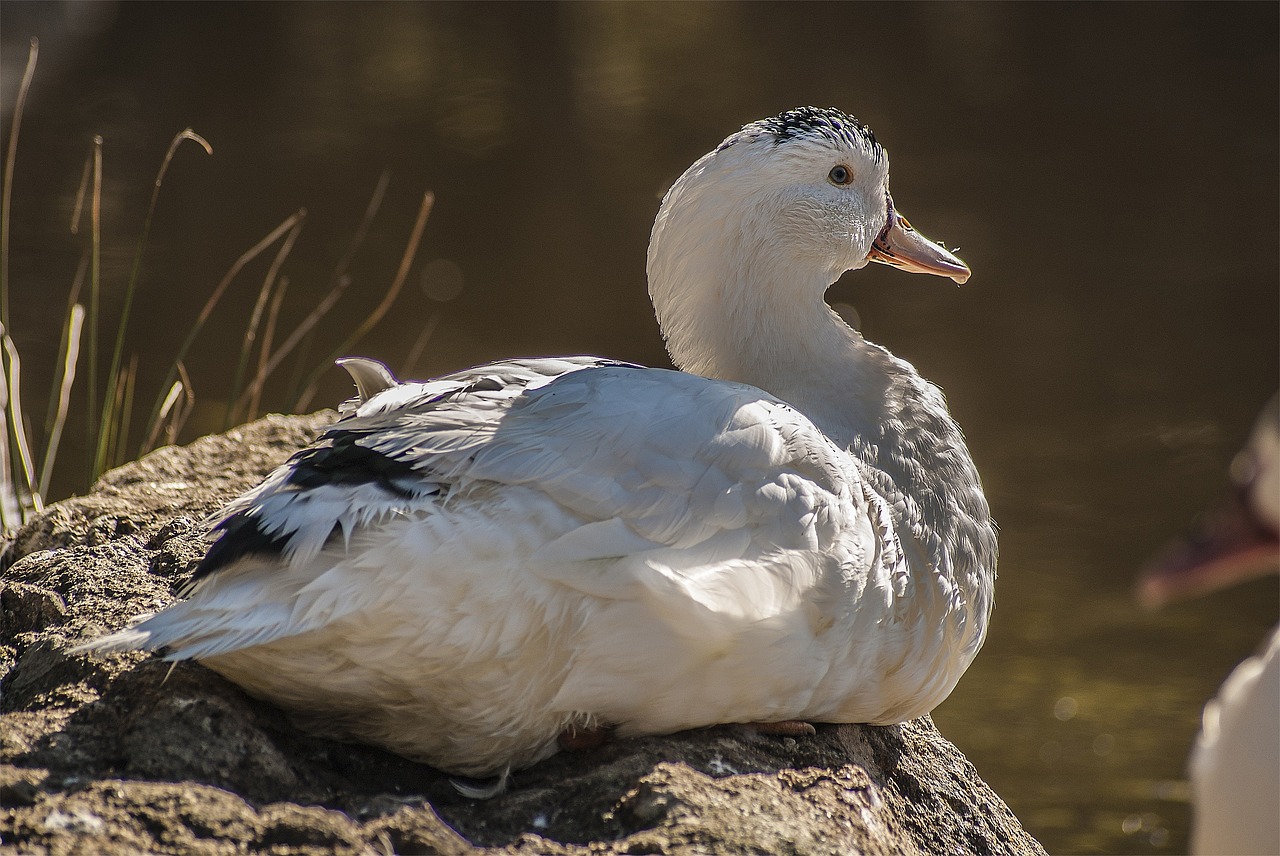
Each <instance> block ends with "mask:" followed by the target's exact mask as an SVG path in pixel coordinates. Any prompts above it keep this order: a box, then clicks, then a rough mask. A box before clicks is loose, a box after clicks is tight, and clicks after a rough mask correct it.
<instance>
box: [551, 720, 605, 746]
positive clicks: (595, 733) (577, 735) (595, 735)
mask: <svg viewBox="0 0 1280 856" xmlns="http://www.w3.org/2000/svg"><path fill="white" fill-rule="evenodd" d="M612 736H613V728H611V727H610V726H607V725H593V726H591V727H590V728H580V727H578V726H575V725H570V726H569V727H568V728H566V729H565V730H564V731H561V732H560V736H559V737H557V738H556V742H557V743H559V744H560V748H561V749H568V750H570V751H573V750H577V749H595V748H596V747H597V746H603V745H604V744H605V743H608V742H609V738H610V737H612Z"/></svg>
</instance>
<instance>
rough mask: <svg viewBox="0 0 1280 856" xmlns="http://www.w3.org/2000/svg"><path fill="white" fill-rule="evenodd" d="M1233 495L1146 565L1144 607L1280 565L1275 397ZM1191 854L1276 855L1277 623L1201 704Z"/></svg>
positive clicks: (1278, 407) (1278, 406) (1238, 470)
mask: <svg viewBox="0 0 1280 856" xmlns="http://www.w3.org/2000/svg"><path fill="white" fill-rule="evenodd" d="M1231 475H1232V478H1233V480H1234V481H1235V482H1236V485H1237V488H1238V491H1237V494H1236V495H1235V496H1233V497H1232V499H1231V502H1230V503H1229V504H1228V505H1227V506H1226V507H1225V508H1222V509H1220V510H1219V511H1218V512H1217V513H1216V514H1215V515H1214V516H1212V517H1211V518H1209V520H1208V521H1207V523H1206V525H1205V527H1204V528H1203V529H1202V531H1200V532H1198V533H1197V534H1196V535H1195V536H1194V537H1193V538H1191V539H1190V540H1188V541H1183V542H1179V543H1178V544H1177V545H1175V546H1174V547H1173V548H1172V549H1170V550H1169V551H1168V552H1167V553H1166V555H1165V556H1164V557H1162V558H1161V559H1160V560H1159V561H1157V562H1156V563H1154V564H1153V565H1152V566H1151V567H1149V568H1148V569H1146V571H1145V572H1144V573H1143V575H1142V577H1141V578H1140V580H1139V588H1138V594H1139V597H1140V598H1141V599H1142V601H1143V603H1144V604H1146V605H1148V606H1159V605H1160V604H1163V603H1165V602H1167V601H1169V600H1172V599H1175V598H1180V597H1190V596H1195V595H1200V594H1205V593H1208V592H1210V591H1214V590H1215V589H1219V588H1223V587H1225V586H1229V585H1233V584H1235V583H1238V582H1243V581H1245V580H1248V579H1252V578H1255V577H1259V576H1264V575H1266V574H1274V573H1276V572H1277V571H1280V538H1278V533H1280V398H1274V399H1272V400H1271V403H1270V404H1268V405H1267V406H1266V408H1264V409H1263V411H1262V415H1261V416H1260V417H1259V418H1258V423H1257V426H1256V427H1255V428H1254V430H1253V435H1252V436H1251V437H1250V439H1249V444H1248V445H1247V446H1246V447H1245V449H1244V451H1242V452H1241V453H1240V454H1239V455H1237V456H1236V459H1235V461H1234V462H1233V463H1232V465H1231ZM1191 791H1192V800H1193V803H1194V808H1195V815H1194V819H1193V824H1192V835H1191V846H1192V852H1193V853H1198V854H1206V856H1209V854H1214V856H1223V854H1234V856H1243V854H1263V855H1264V856H1274V854H1277V853H1280V627H1277V628H1275V629H1273V630H1272V631H1271V634H1270V636H1269V637H1268V639H1267V641H1266V642H1265V643H1264V644H1263V646H1262V649H1261V650H1260V652H1259V653H1258V654H1256V655H1255V656H1253V657H1250V658H1248V659H1247V660H1245V661H1244V662H1243V663H1241V664H1240V665H1239V666H1237V667H1236V669H1235V671H1233V672H1232V673H1231V674H1230V675H1229V676H1228V677H1227V680H1226V682H1225V683H1223V685H1222V688H1221V689H1220V690H1218V695H1217V697H1216V698H1215V699H1214V700H1213V701H1211V702H1209V704H1208V705H1206V706H1205V709H1204V719H1203V723H1202V725H1201V729H1200V734H1199V736H1198V737H1197V738H1196V745H1195V748H1194V749H1193V750H1192V753H1191Z"/></svg>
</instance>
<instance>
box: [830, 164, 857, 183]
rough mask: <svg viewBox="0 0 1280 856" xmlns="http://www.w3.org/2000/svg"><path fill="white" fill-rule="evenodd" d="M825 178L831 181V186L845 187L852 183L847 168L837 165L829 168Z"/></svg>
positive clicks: (850, 174) (851, 176)
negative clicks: (829, 170)
mask: <svg viewBox="0 0 1280 856" xmlns="http://www.w3.org/2000/svg"><path fill="white" fill-rule="evenodd" d="M827 178H829V179H831V183H832V184H839V185H845V184H849V183H851V182H852V181H853V173H852V172H851V171H850V170H849V167H847V166H845V165H843V164H838V165H836V166H833V167H831V172H829V173H827Z"/></svg>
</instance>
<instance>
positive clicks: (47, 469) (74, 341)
mask: <svg viewBox="0 0 1280 856" xmlns="http://www.w3.org/2000/svg"><path fill="white" fill-rule="evenodd" d="M83 329H84V306H82V305H80V304H79V303H76V304H73V305H72V307H71V312H70V314H69V315H68V316H67V326H66V328H65V331H66V332H65V335H64V336H63V342H64V347H63V348H62V349H60V350H61V352H62V383H61V384H59V385H58V400H57V403H58V406H57V410H56V412H55V414H54V419H53V424H52V427H50V429H49V442H48V444H47V445H46V446H45V452H44V463H43V465H42V466H41V468H40V495H41V496H48V495H49V482H50V480H51V479H52V478H53V462H54V461H56V460H57V459H58V444H59V443H61V442H62V429H63V426H65V425H66V424H67V411H68V410H69V409H70V406H71V387H72V385H73V384H74V383H75V380H76V362H77V360H78V359H79V357H80V333H81V331H82V330H83Z"/></svg>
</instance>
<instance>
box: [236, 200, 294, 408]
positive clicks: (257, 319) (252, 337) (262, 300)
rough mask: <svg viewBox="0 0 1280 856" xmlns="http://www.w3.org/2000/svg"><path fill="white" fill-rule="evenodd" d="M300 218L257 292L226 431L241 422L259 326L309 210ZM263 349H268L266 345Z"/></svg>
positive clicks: (281, 246) (246, 333)
mask: <svg viewBox="0 0 1280 856" xmlns="http://www.w3.org/2000/svg"><path fill="white" fill-rule="evenodd" d="M298 215H299V217H298V223H297V225H295V226H294V227H293V228H292V229H291V230H290V231H289V234H288V235H287V236H285V239H284V241H283V242H282V243H281V244H280V249H279V250H278V251H277V252H276V257H275V258H274V259H272V260H271V267H270V268H268V270H267V275H266V277H264V278H263V280H262V288H261V289H259V290H258V299H257V301H255V302H254V305H253V314H252V315H251V316H250V318H249V324H248V326H247V327H245V331H244V341H243V342H242V343H241V345H240V359H239V361H238V362H237V363H236V373H235V379H234V380H233V382H232V384H231V394H230V395H229V396H227V410H226V413H225V414H224V415H223V418H222V430H224V431H225V430H226V429H227V428H229V427H231V425H232V420H233V419H235V420H237V421H238V419H239V415H238V411H239V407H237V399H238V398H239V396H240V390H241V386H242V384H243V382H244V373H245V369H246V367H247V366H248V364H249V357H250V356H252V354H253V346H254V342H255V341H256V340H257V338H258V327H259V325H260V324H261V323H262V314H263V312H265V311H266V308H267V299H268V298H269V297H270V295H271V289H272V286H274V284H275V281H276V277H277V276H278V275H279V273H280V267H281V265H283V264H284V260H285V259H286V258H287V257H288V256H289V252H290V251H291V250H292V249H293V244H294V242H295V241H297V240H298V235H299V234H301V232H302V225H303V223H304V221H305V220H306V217H307V209H305V208H303V209H300V210H299V211H298ZM264 347H266V345H265V344H264Z"/></svg>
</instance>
